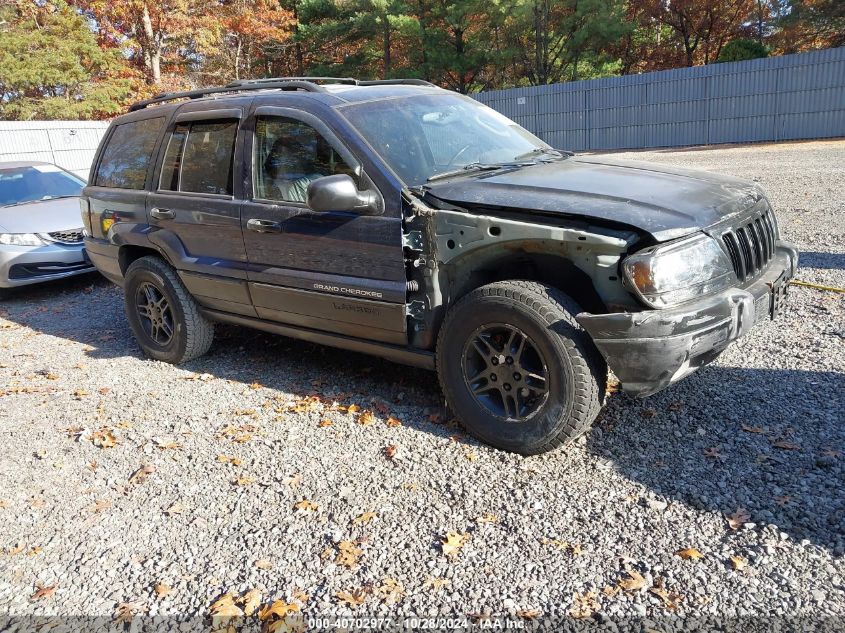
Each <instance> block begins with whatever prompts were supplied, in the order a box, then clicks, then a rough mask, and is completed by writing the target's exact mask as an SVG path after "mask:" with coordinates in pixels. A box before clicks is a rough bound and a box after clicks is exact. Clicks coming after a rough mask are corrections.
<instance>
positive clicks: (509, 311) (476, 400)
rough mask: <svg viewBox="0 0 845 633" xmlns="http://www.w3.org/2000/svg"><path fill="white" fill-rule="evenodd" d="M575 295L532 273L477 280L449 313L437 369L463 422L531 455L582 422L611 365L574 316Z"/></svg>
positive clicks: (571, 435)
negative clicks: (525, 278)
mask: <svg viewBox="0 0 845 633" xmlns="http://www.w3.org/2000/svg"><path fill="white" fill-rule="evenodd" d="M579 311H580V308H579V307H578V305H577V304H576V303H575V302H574V301H572V299H570V298H569V297H567V296H566V295H564V294H563V293H561V292H560V291H559V290H557V289H555V288H552V287H550V286H545V285H543V284H540V283H536V282H530V281H503V282H496V283H493V284H490V285H487V286H483V287H481V288H478V289H476V290H474V291H472V292H471V293H469V294H468V295H467V296H465V297H464V298H462V299H461V300H460V301H459V302H458V303H457V304H456V305H455V306H454V307H453V308H452V309H451V310H450V311H449V313H448V314H447V315H446V320H445V321H444V323H443V327H442V328H441V330H440V336H439V338H438V345H437V370H438V375H439V377H440V383H441V386H442V388H443V392H444V394H445V396H446V401H447V403H448V405H449V406H450V407H451V409H452V410H453V411H454V412H455V414H456V415H457V417H458V419H459V420H460V421H461V422H462V423H463V424H464V426H465V427H466V428H467V430H468V431H469V432H471V433H472V434H473V435H475V436H476V437H478V438H479V439H481V440H483V441H485V442H487V443H489V444H492V445H493V446H496V447H498V448H502V449H504V450H508V451H513V452H517V453H522V454H525V455H533V454H538V453H543V452H546V451H548V450H551V449H553V448H555V447H557V446H561V445H562V444H565V443H567V442H568V441H571V440H573V439H575V438H577V437H578V436H579V435H581V434H582V433H583V432H584V431H586V430H587V429H588V428H589V427H590V425H591V424H592V422H593V420H595V418H596V416H597V415H598V413H599V410H600V409H601V403H602V398H603V396H604V389H605V384H606V381H607V368H606V366H605V364H604V361H603V360H602V358H601V356H600V355H599V353H598V351H597V350H596V348H595V346H594V345H593V342H592V341H591V340H590V338H589V336H588V335H587V333H586V332H584V330H582V329H581V328H580V326H579V325H578V324H577V322H576V321H575V318H574V315H575V314H577V313H578V312H579Z"/></svg>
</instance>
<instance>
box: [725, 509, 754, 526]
mask: <svg viewBox="0 0 845 633" xmlns="http://www.w3.org/2000/svg"><path fill="white" fill-rule="evenodd" d="M725 518H726V519H727V520H728V526H730V528H731V529H732V530H738V529H739V528H741V527H742V526H743V525H744V524H745V523H748V521H749V519H751V514H750V513H749V512H748V510H746V509H745V508H737V509H736V510H735V511H734V513H733V514H728V515H727V516H726V517H725Z"/></svg>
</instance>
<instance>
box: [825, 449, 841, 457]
mask: <svg viewBox="0 0 845 633" xmlns="http://www.w3.org/2000/svg"><path fill="white" fill-rule="evenodd" d="M841 456H842V451H837V450H835V449H832V448H826V449H824V450H823V451H822V457H830V458H831V459H839V458H840V457H841Z"/></svg>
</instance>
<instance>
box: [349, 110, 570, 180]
mask: <svg viewBox="0 0 845 633" xmlns="http://www.w3.org/2000/svg"><path fill="white" fill-rule="evenodd" d="M342 112H343V114H344V115H345V116H346V117H347V119H348V120H349V122H350V123H352V125H353V126H354V127H355V128H356V129H357V130H358V132H359V133H360V134H361V136H363V137H364V138H365V139H366V140H367V141H368V142H369V143H370V145H371V146H372V147H373V149H375V151H376V152H378V154H379V155H380V156H381V157H382V158H383V159H384V161H385V162H386V163H387V164H388V165H389V166H390V167H391V168H392V169H393V171H395V172H396V174H397V175H398V176H399V177H400V178H401V179H402V180H403V181H404V182H405V184H407V185H410V186H416V185H420V184H422V183H424V182H426V181H427V180H429V179H431V178H432V177H436V176H437V174H443V176H447V175H452V174H451V172H455V174H456V175H457V174H460V173H471V172H473V171H479V172H483V171H485V170H487V169H490V168H494V167H496V166H498V165H509V164H514V163H525V162H526V161H528V160H531V159H536V158H539V157H541V156H542V155H544V154H547V153H548V154H549V155H558V154H557V153H556V152H555V150H553V149H552V148H551V147H549V146H548V145H546V144H545V143H544V142H543V141H541V140H540V139H539V138H537V137H536V136H534V135H533V134H531V133H530V132H529V131H528V130H526V129H524V128H522V127H520V126H519V125H517V124H516V123H514V122H513V121H511V120H510V119H508V118H507V117H505V116H502V115H501V114H499V113H498V112H496V111H495V110H492V109H491V108H488V107H487V106H485V105H482V104H480V103H478V102H477V101H474V100H473V99H470V98H469V97H465V96H463V95H456V94H445V95H418V96H413V97H404V98H400V99H385V100H383V101H371V102H368V103H361V104H355V105H350V106H345V107H344V108H343V109H342Z"/></svg>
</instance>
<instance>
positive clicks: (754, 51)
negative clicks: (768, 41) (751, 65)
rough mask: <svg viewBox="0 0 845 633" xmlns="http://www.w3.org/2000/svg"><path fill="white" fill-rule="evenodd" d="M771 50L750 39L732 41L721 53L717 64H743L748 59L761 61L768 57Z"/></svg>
mask: <svg viewBox="0 0 845 633" xmlns="http://www.w3.org/2000/svg"><path fill="white" fill-rule="evenodd" d="M768 56H769V49H768V48H766V47H765V46H764V45H763V44H761V43H760V42H756V41H754V40H749V39H737V40H731V41H730V42H728V43H727V44H725V47H724V48H723V49H722V52H721V53H719V58H718V59H717V60H716V63H717V64H718V63H723V62H741V61H744V60H746V59H759V58H760V57H768Z"/></svg>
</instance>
